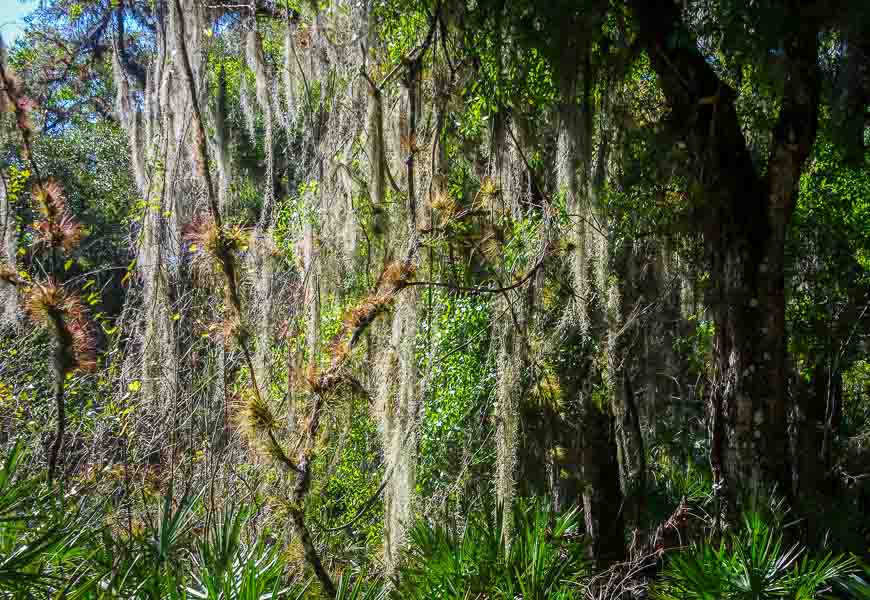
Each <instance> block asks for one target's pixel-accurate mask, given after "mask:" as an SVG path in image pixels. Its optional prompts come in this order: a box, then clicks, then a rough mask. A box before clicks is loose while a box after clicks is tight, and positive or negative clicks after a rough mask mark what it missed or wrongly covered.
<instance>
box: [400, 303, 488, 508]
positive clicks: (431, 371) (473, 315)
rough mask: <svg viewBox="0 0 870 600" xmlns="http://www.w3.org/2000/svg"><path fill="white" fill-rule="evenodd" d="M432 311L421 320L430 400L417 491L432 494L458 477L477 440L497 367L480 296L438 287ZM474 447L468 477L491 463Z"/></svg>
mask: <svg viewBox="0 0 870 600" xmlns="http://www.w3.org/2000/svg"><path fill="white" fill-rule="evenodd" d="M432 304H433V310H432V312H431V316H430V318H429V319H426V320H424V321H422V322H421V323H420V327H419V330H418V333H417V360H418V362H419V365H420V371H421V372H423V373H426V374H427V375H428V382H427V392H428V399H427V402H426V403H425V408H424V413H423V420H422V423H421V426H420V437H419V444H420V450H419V455H420V463H419V466H418V471H417V491H418V493H421V494H423V495H425V496H429V495H430V494H432V493H433V492H435V491H443V490H444V489H445V488H446V486H448V485H451V484H453V483H455V482H456V478H457V475H458V473H457V472H456V466H457V465H461V464H463V454H464V452H465V449H466V448H468V447H469V446H474V445H476V443H475V439H476V440H477V441H478V442H479V441H480V440H481V439H482V436H481V435H480V433H479V427H480V422H481V418H482V417H484V416H485V414H486V406H487V405H488V401H489V400H490V398H491V389H492V387H493V385H494V377H495V372H494V368H493V365H492V364H490V361H489V359H488V357H487V350H488V348H489V325H490V313H491V308H490V304H489V302H488V301H487V300H486V299H485V298H482V297H480V296H458V295H453V294H448V293H443V292H433V295H432ZM491 460H492V457H491V456H490V455H489V453H488V452H474V453H473V458H472V459H471V461H472V462H471V464H469V465H467V466H468V471H467V472H466V473H465V477H464V478H462V479H461V480H462V481H464V480H465V479H466V478H468V477H474V474H475V473H477V472H478V471H479V470H480V469H483V468H486V466H487V465H489V464H491Z"/></svg>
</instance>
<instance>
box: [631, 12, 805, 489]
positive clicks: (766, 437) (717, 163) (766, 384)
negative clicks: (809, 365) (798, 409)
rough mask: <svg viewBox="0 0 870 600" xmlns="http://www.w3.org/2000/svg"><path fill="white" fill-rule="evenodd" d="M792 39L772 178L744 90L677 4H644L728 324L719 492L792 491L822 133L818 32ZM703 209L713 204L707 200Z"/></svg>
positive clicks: (719, 392) (721, 328)
mask: <svg viewBox="0 0 870 600" xmlns="http://www.w3.org/2000/svg"><path fill="white" fill-rule="evenodd" d="M787 4H788V6H787V7H786V11H787V12H789V13H790V14H789V15H788V16H790V17H792V18H793V20H794V21H795V22H796V23H799V24H800V27H799V28H797V29H795V30H794V31H792V32H791V33H790V34H789V35H788V36H787V37H786V39H783V40H782V44H783V48H784V50H785V52H784V60H783V63H784V73H785V81H784V87H783V96H782V105H781V108H780V113H779V120H778V123H777V125H776V127H775V129H774V131H773V144H772V149H771V156H770V160H769V164H768V168H767V174H766V175H765V176H761V175H759V174H758V172H757V171H756V169H755V166H754V165H753V163H752V160H751V158H750V154H749V151H748V149H747V146H746V142H745V140H744V137H743V133H742V129H741V126H740V120H739V118H738V116H737V111H736V109H735V105H734V99H735V97H736V93H735V92H734V90H732V89H731V88H730V87H729V86H728V85H727V84H726V83H725V82H723V81H722V80H721V79H719V77H718V76H717V75H716V73H715V72H714V71H713V69H712V68H711V66H710V64H709V63H708V62H707V61H706V60H705V57H704V56H703V55H702V54H701V52H700V51H699V50H698V49H697V48H696V47H695V46H694V45H693V44H689V45H687V44H685V43H675V42H674V40H675V39H683V38H685V37H686V36H687V35H688V36H689V37H691V34H689V32H688V30H687V28H686V26H685V25H684V23H683V21H682V17H681V15H680V9H679V7H678V6H677V5H676V4H675V3H674V2H672V1H671V0H656V1H649V0H633V2H632V3H631V5H632V8H633V10H634V13H635V16H636V18H637V22H638V25H639V28H640V41H641V43H642V44H643V46H644V48H645V49H646V51H647V53H648V54H649V56H650V60H651V64H652V67H653V69H654V70H655V71H656V73H657V75H658V77H659V83H660V84H661V86H662V90H663V91H664V94H665V97H666V99H667V101H668V104H669V105H670V109H671V115H670V116H669V118H668V120H667V121H666V125H667V127H668V128H669V130H670V132H671V133H672V134H674V135H675V136H677V137H678V138H679V139H681V140H683V141H684V143H685V144H686V159H687V161H688V162H689V163H690V164H689V166H690V172H692V173H693V191H695V192H696V193H695V194H694V195H695V196H700V197H696V198H694V201H695V203H696V207H697V218H698V222H699V223H700V225H701V227H702V232H703V235H704V240H705V245H706V251H707V260H708V264H709V268H710V280H711V284H712V285H711V290H710V294H709V297H708V304H709V306H710V307H711V312H712V314H713V319H714V323H715V327H716V332H715V339H714V353H715V356H714V384H713V392H712V395H711V419H710V423H711V457H710V458H711V464H712V467H713V470H714V476H715V479H716V484H717V489H719V490H722V489H723V487H724V486H725V485H726V484H727V489H728V490H729V492H730V498H731V500H732V502H733V501H736V500H737V498H738V497H739V493H740V489H741V488H742V489H757V488H761V487H766V486H768V485H769V484H771V483H775V484H777V485H778V486H779V492H780V493H785V494H788V493H789V491H790V489H791V485H790V476H791V472H790V468H789V461H788V436H787V422H786V373H785V294H784V289H785V286H784V275H783V273H784V268H783V267H784V265H783V263H784V259H783V249H784V242H785V235H786V231H787V227H788V222H789V219H790V216H791V213H792V211H793V208H794V200H795V195H796V191H797V184H798V180H799V178H800V174H801V169H802V168H803V163H804V161H805V160H806V158H807V156H808V155H809V152H810V149H811V147H812V144H813V141H814V139H815V135H816V129H817V126H818V103H819V75H818V63H817V44H818V40H817V27H818V23H817V22H816V21H814V20H811V19H800V18H799V13H798V9H799V7H798V5H797V3H793V2H789V3H787ZM701 201H703V205H702V204H700V202H701Z"/></svg>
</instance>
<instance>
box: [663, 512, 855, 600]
mask: <svg viewBox="0 0 870 600" xmlns="http://www.w3.org/2000/svg"><path fill="white" fill-rule="evenodd" d="M802 554H804V551H803V548H801V547H800V546H799V545H794V546H791V547H787V546H786V545H785V544H784V542H783V533H782V532H781V531H779V530H778V529H777V528H776V527H774V526H771V525H769V524H768V523H767V522H765V520H763V519H762V518H761V517H760V516H759V515H758V514H755V513H750V514H747V515H746V516H745V517H744V521H743V526H742V528H741V529H740V530H739V531H734V532H727V533H726V535H725V537H724V539H722V541H721V542H720V544H719V545H718V546H716V545H713V544H711V543H701V544H694V545H693V546H692V547H691V548H689V549H688V550H685V551H683V552H680V553H679V554H676V555H674V556H672V557H671V558H669V559H668V563H667V567H666V569H665V571H664V574H663V577H662V581H661V582H659V583H657V584H656V585H654V586H653V588H652V597H653V598H655V599H657V600H677V599H679V600H690V599H692V598H698V599H709V600H714V599H730V598H733V599H747V600H749V599H751V600H763V599H766V598H792V599H794V600H804V599H806V600H809V599H810V598H816V597H818V594H820V593H824V592H826V591H829V590H830V589H831V586H833V585H835V584H838V583H842V584H843V585H852V586H854V582H849V581H848V580H847V577H848V576H850V575H852V574H854V573H855V572H856V570H857V566H858V563H857V560H856V559H855V558H853V557H847V556H834V555H832V554H826V555H824V556H821V557H813V558H810V557H808V556H806V555H804V556H803V557H801V555H802Z"/></svg>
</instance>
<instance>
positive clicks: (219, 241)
mask: <svg viewBox="0 0 870 600" xmlns="http://www.w3.org/2000/svg"><path fill="white" fill-rule="evenodd" d="M248 238H249V234H248V232H247V231H245V230H244V229H242V228H241V227H239V226H238V225H232V226H224V227H222V228H221V227H218V226H217V224H216V223H215V221H214V219H213V218H211V217H210V216H204V215H203V216H199V217H197V218H196V219H195V220H194V221H193V223H191V224H190V226H189V227H188V228H187V230H186V231H185V233H184V239H186V240H187V241H188V242H189V243H190V250H191V252H195V253H197V256H200V257H203V258H207V259H208V260H210V261H211V262H212V264H216V265H221V264H222V263H223V262H224V261H226V260H228V258H229V257H230V256H231V255H232V254H233V253H236V252H242V251H244V250H247V248H248Z"/></svg>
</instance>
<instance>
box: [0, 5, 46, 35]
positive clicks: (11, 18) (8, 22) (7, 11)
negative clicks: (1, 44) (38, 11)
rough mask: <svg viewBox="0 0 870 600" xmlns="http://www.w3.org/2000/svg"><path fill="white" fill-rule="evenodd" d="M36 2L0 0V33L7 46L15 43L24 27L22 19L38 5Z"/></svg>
mask: <svg viewBox="0 0 870 600" xmlns="http://www.w3.org/2000/svg"><path fill="white" fill-rule="evenodd" d="M38 4H39V3H38V0H26V1H25V2H21V0H0V31H2V32H3V40H4V41H5V42H6V43H7V44H11V43H12V42H13V41H15V38H16V37H18V35H19V34H20V33H21V30H22V28H23V26H24V17H25V15H27V14H29V13H30V12H31V11H33V9H35V8H36V7H37V5H38Z"/></svg>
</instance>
